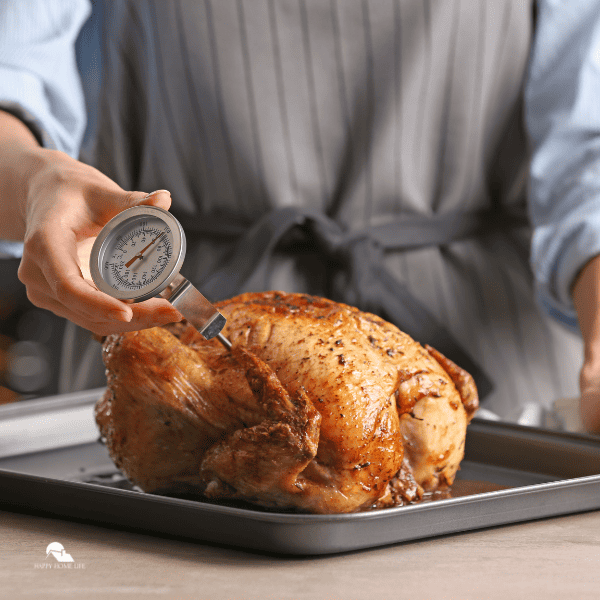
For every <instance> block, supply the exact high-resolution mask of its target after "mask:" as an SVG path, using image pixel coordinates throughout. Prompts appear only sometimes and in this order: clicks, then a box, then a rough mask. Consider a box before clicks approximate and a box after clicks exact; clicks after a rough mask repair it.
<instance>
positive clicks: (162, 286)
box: [90, 206, 231, 348]
mask: <svg viewBox="0 0 600 600" xmlns="http://www.w3.org/2000/svg"><path fill="white" fill-rule="evenodd" d="M185 249H186V243H185V234H184V232H183V228H182V227H181V224H180V223H179V221H178V220H177V219H176V218H175V217H174V216H173V215H172V214H171V213H170V212H167V211H166V210H163V209H162V208H157V207H155V206H135V207H133V208H129V209H127V210H124V211H123V212H122V213H120V214H118V215H117V216H116V217H114V218H113V219H111V220H110V221H109V222H108V223H107V224H106V225H105V226H104V228H103V229H102V231H101V232H100V235H98V237H97V238H96V241H95V242H94V246H93V247H92V253H91V256H90V271H91V274H92V279H93V280H94V283H95V284H96V286H97V287H98V289H99V290H100V291H101V292H104V293H106V294H109V295H110V296H113V297H114V298H118V299H119V300H132V301H133V302H142V301H144V300H148V299H150V298H154V297H155V296H158V295H159V294H160V295H161V296H162V297H164V298H166V299H167V300H169V302H171V304H173V306H175V307H176V308H177V309H178V310H179V311H180V312H181V314H183V315H184V316H185V318H186V319H187V320H188V321H189V322H190V323H191V324H192V325H193V326H194V327H196V329H198V331H199V332H200V333H201V334H202V335H203V336H204V337H205V338H206V339H208V340H209V339H211V338H213V337H217V338H218V340H219V341H220V342H221V343H222V344H223V345H224V346H225V347H226V348H230V347H231V343H230V342H229V341H228V340H227V339H226V338H224V337H223V336H222V335H221V329H222V328H223V326H224V325H225V317H223V315H222V314H221V313H220V312H219V311H218V310H217V309H216V308H215V307H214V306H213V305H212V304H211V303H210V302H209V301H208V300H207V299H206V298H205V297H204V296H203V295H202V294H201V293H200V292H199V291H198V290H197V289H196V288H195V287H194V286H193V285H192V284H191V283H190V282H189V281H188V280H187V279H185V278H184V277H183V276H181V275H180V274H179V270H180V269H181V265H182V264H183V259H184V258H185Z"/></svg>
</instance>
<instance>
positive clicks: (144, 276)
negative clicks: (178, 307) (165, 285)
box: [102, 219, 173, 291]
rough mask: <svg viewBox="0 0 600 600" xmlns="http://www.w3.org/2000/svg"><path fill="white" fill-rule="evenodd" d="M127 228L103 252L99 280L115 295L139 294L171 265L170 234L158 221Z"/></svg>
mask: <svg viewBox="0 0 600 600" xmlns="http://www.w3.org/2000/svg"><path fill="white" fill-rule="evenodd" d="M149 221H150V222H149ZM152 221H154V222H152ZM127 225H128V227H127V228H126V230H125V231H123V228H122V229H121V231H120V232H118V233H117V235H115V236H114V237H113V239H112V243H110V244H109V245H108V247H107V248H106V251H105V254H104V261H103V263H102V266H103V269H102V270H103V278H104V280H105V281H106V283H108V284H109V285H110V286H111V287H113V288H114V289H116V290H119V291H124V290H141V289H142V288H144V287H146V286H147V285H150V284H152V283H153V282H154V281H156V280H157V279H158V278H159V277H160V276H161V274H162V273H163V271H164V270H165V269H166V268H167V267H168V265H169V264H170V263H171V260H172V257H173V244H172V240H171V230H170V229H169V227H168V226H166V224H165V223H164V222H162V221H160V220H158V219H150V220H148V219H144V220H142V221H139V222H137V223H134V224H133V223H127ZM119 233H120V234H121V235H119Z"/></svg>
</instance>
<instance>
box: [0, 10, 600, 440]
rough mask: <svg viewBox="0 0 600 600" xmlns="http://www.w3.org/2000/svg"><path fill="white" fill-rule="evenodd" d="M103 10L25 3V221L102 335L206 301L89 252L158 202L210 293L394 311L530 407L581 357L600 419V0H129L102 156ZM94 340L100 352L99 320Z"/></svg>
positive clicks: (17, 170)
mask: <svg viewBox="0 0 600 600" xmlns="http://www.w3.org/2000/svg"><path fill="white" fill-rule="evenodd" d="M99 5H101V3H99V2H95V3H94V6H95V7H96V8H97V7H98V6H99ZM89 11H90V6H89V5H88V3H87V2H86V1H84V0H68V1H67V0H63V1H61V2H48V1H44V2H42V1H41V0H38V1H36V0H27V1H20V2H6V3H4V4H3V6H2V8H0V28H1V31H2V35H1V36H0V111H1V112H0V145H1V149H0V194H1V198H2V203H1V204H2V206H1V209H0V210H1V211H2V218H1V219H0V227H1V233H0V238H4V239H12V240H18V239H22V240H24V246H23V256H22V260H21V266H20V269H19V277H20V278H21V281H22V282H23V283H24V285H26V287H27V293H28V296H29V298H30V299H31V301H32V302H33V303H34V304H36V305H37V306H39V307H42V308H45V309H48V310H51V311H53V312H55V313H56V314H58V315H60V316H62V317H65V318H66V319H68V320H69V321H70V322H72V323H74V324H76V325H77V326H78V327H80V328H81V329H85V330H89V331H92V332H94V333H96V334H99V335H107V334H110V333H116V332H124V331H131V330H136V329H141V328H146V327H152V326H159V325H162V324H165V323H168V322H171V321H176V320H179V319H181V315H180V314H179V313H178V312H177V311H176V310H175V309H174V308H173V307H172V306H171V305H170V304H169V303H168V302H167V301H165V300H162V299H160V298H155V299H152V300H148V301H146V302H142V303H139V304H124V303H122V302H119V301H117V300H115V299H113V298H111V297H108V296H106V295H104V294H102V293H100V292H99V291H98V290H97V289H96V288H95V286H94V285H93V283H92V282H91V280H90V277H89V273H88V271H87V259H86V252H87V253H89V248H90V245H91V243H92V242H93V240H94V238H95V236H96V235H97V233H98V232H99V230H100V229H101V227H102V226H103V225H104V224H105V223H106V222H107V221H108V220H109V219H110V218H111V217H112V216H114V215H115V214H117V213H119V212H120V211H122V210H124V209H125V208H127V207H130V206H134V205H137V204H144V203H146V204H152V205H155V206H160V207H162V208H165V209H171V210H172V211H173V213H174V214H175V215H176V216H177V217H178V218H179V219H180V221H181V222H182V224H183V227H184V229H185V230H186V234H187V235H188V242H189V247H190V248H189V250H188V254H187V256H186V260H185V264H184V274H185V275H186V276H187V277H188V278H189V279H190V280H192V281H193V282H194V284H195V285H196V286H197V287H198V288H199V289H200V290H202V291H203V292H204V293H205V294H206V295H207V296H208V297H209V298H211V299H213V300H216V299H219V298H220V297H224V296H227V295H232V294H235V293H238V292H242V291H247V290H258V289H281V290H285V291H298V292H307V293H312V294H317V295H323V296H328V297H331V298H333V299H336V300H340V301H344V302H347V303H350V304H355V305H357V306H359V307H360V308H363V309H367V310H372V311H373V312H378V313H379V314H381V315H382V316H384V317H386V318H389V319H390V320H393V321H394V322H395V323H396V324H397V325H398V326H399V327H400V328H401V329H404V330H405V331H407V332H408V333H410V334H411V335H413V337H415V338H416V339H417V340H418V341H420V342H422V343H425V342H428V343H432V345H434V346H438V349H439V350H441V351H442V352H446V353H448V354H449V355H450V357H451V358H453V359H454V360H456V361H457V362H459V364H461V366H463V367H465V368H467V369H473V370H474V371H476V376H477V377H476V379H477V381H478V385H479V386H480V389H481V390H482V393H483V396H484V400H483V406H484V407H485V408H487V409H489V410H490V411H493V412H494V413H496V414H497V415H499V416H500V417H501V418H504V419H508V420H517V419H518V417H519V415H520V414H522V412H523V410H524V408H526V407H527V406H529V405H531V404H532V403H533V404H534V405H536V406H540V407H542V408H545V409H550V408H551V406H552V403H553V401H554V400H556V399H557V398H560V397H564V396H571V395H576V394H577V388H578V375H579V372H580V373H581V382H580V383H581V402H582V404H581V407H582V414H583V416H584V419H585V426H586V427H587V428H588V429H589V430H598V431H600V402H599V401H598V400H599V399H600V314H599V309H598V307H599V306H600V303H599V302H598V300H599V294H600V264H599V262H598V261H599V259H598V258H597V256H598V254H600V210H598V208H597V206H598V203H597V201H596V197H597V190H598V186H599V183H600V172H599V171H598V170H597V166H596V164H597V159H596V146H597V141H596V136H595V133H596V131H597V129H598V126H600V113H598V110H597V108H596V106H595V98H596V97H597V94H596V91H597V90H598V86H599V83H598V65H597V56H598V45H599V44H600V2H598V1H591V0H577V1H575V0H569V1H568V2H567V1H564V2H555V1H553V2H551V1H549V0H538V1H537V2H533V1H531V2H522V1H521V0H489V1H487V2H479V3H476V4H472V3H466V2H461V1H460V0H451V1H449V2H443V3H436V2H431V1H423V0H370V1H368V2H367V1H366V0H345V1H344V2H341V1H337V0H330V1H328V2H326V1H324V0H263V1H261V2H253V3H251V4H250V3H249V2H246V1H245V0H220V1H219V2H216V1H213V0H205V1H204V2H187V3H186V2H179V3H171V2H159V1H156V0H148V2H145V3H143V4H140V3H137V2H131V1H127V0H119V1H115V2H111V3H106V4H105V5H104V6H103V22H102V40H103V45H102V70H103V79H102V84H101V86H100V93H99V99H98V106H97V111H96V113H95V120H94V122H95V135H94V137H93V140H92V143H91V144H90V145H89V146H86V147H85V148H84V150H83V151H82V154H81V156H80V155H79V153H80V144H81V138H82V134H83V131H84V125H85V105H84V99H83V97H82V93H81V87H80V82H79V80H78V74H77V70H76V65H75V56H74V51H73V47H74V43H75V40H76V38H77V36H78V34H79V32H80V29H81V26H82V24H83V23H84V22H85V20H86V19H87V18H88V17H89ZM78 158H81V160H78ZM137 190H143V191H137ZM152 190H158V191H156V192H155V193H149V192H152ZM166 190H168V192H167V191H166ZM171 203H172V204H171ZM528 223H530V225H529V224H528ZM530 244H531V246H530ZM530 259H531V260H530ZM579 329H580V330H579ZM70 347H71V356H70V358H69V360H68V361H66V362H68V363H73V362H74V361H76V360H77V359H79V358H81V356H83V355H86V352H87V353H88V354H89V352H91V353H92V354H93V355H94V356H95V357H96V359H98V360H99V356H100V350H99V345H98V344H97V343H96V344H95V345H94V344H90V343H89V334H88V337H85V336H84V337H82V336H81V331H80V330H78V333H77V335H76V334H75V333H73V331H72V333H71V344H70ZM86 348H87V349H86ZM90 349H91V350H90ZM96 359H94V360H96ZM582 360H583V368H582V369H581V371H580V367H581V364H582ZM90 365H91V363H88V362H85V361H84V365H83V367H82V368H79V370H77V369H74V370H68V369H67V365H65V369H67V371H66V372H68V373H69V377H67V378H66V379H67V380H68V381H67V382H66V384H65V389H77V388H78V387H85V386H89V387H91V386H92V385H94V383H96V384H101V382H102V379H96V380H94V377H93V374H94V373H99V374H100V377H102V371H101V369H100V370H98V369H93V368H92V367H91V366H90ZM488 383H491V385H490V386H489V387H488V385H487V384H488Z"/></svg>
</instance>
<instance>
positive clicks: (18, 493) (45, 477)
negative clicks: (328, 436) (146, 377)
mask: <svg viewBox="0 0 600 600" xmlns="http://www.w3.org/2000/svg"><path fill="white" fill-rule="evenodd" d="M101 393H102V390H92V391H88V392H85V393H82V394H74V395H70V396H59V397H55V398H51V399H43V400H39V401H29V402H26V403H23V404H21V405H13V406H7V407H0V508H3V509H5V510H10V509H11V508H12V509H16V510H34V511H36V512H44V513H46V514H50V515H56V516H59V517H63V518H77V519H85V520H88V521H91V522H95V523H99V524H103V525H108V526H111V527H127V528H134V529H138V530H140V531H144V532H147V533H160V534H167V535H174V536H182V537H185V538H188V539H195V540H199V541H207V542H214V543H220V544H227V545H233V546H238V547H243V548H250V549H258V550H264V551H269V552H277V553H285V554H301V555H316V554H329V553H335V552H344V551H349V550H358V549H363V548H369V547H373V546H380V545H385V544H393V543H398V542H404V541H408V540H415V539H421V538H426V537H430V536H436V535H441V534H449V533H456V532H461V531H468V530H473V529H478V528H483V527H490V526H497V525H503V524H508V523H516V522H521V521H527V520H532V519H540V518H544V517H551V516H558V515H565V514H570V513H576V512H582V511H589V510H597V509H599V508H600V475H598V473H600V440H599V438H595V437H590V436H583V435H575V434H565V433H560V432H550V431H545V430H538V429H532V428H525V427H520V426H516V425H509V424H504V423H497V422H488V421H478V420H474V422H473V423H472V424H471V425H470V427H469V432H468V436H467V442H466V448H467V451H466V456H465V460H464V461H463V463H462V466H461V471H460V472H459V477H458V479H459V480H462V481H469V480H473V481H483V482H490V483H493V484H497V485H502V486H507V489H501V490H498V491H491V492H485V493H477V494H474V495H469V496H463V497H458V498H451V499H444V500H436V501H432V502H426V503H422V504H416V505H412V506H405V507H399V508H392V509H384V510H379V511H372V512H365V513H358V514H350V515H301V514H288V513H271V512H263V511H260V510H255V509H247V508H238V507H231V506H220V505H215V504H208V503H205V502H198V501H194V500H185V499H180V498H171V497H164V496H157V495H153V494H146V493H143V492H140V491H136V490H135V489H131V486H130V485H129V484H128V482H126V480H124V479H123V478H122V477H121V478H120V479H119V476H118V474H117V473H115V469H114V466H113V464H112V462H111V461H110V458H109V457H108V455H107V453H106V450H105V449H104V447H103V446H102V445H101V444H99V443H98V442H97V436H98V434H97V430H96V428H95V425H94V422H93V405H94V403H95V401H96V400H97V399H98V398H99V397H100V394H101ZM90 481H95V483H90ZM115 486H116V487H115ZM119 486H120V487H122V488H125V489H120V487H119ZM127 488H130V489H127Z"/></svg>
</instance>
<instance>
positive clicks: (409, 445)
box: [96, 292, 478, 513]
mask: <svg viewBox="0 0 600 600" xmlns="http://www.w3.org/2000/svg"><path fill="white" fill-rule="evenodd" d="M216 306H217V308H218V309H219V310H220V311H221V312H222V313H223V314H224V315H225V317H226V318H227V325H226V326H225V329H224V334H225V335H226V336H227V337H228V338H229V339H230V340H231V341H232V344H233V346H232V349H231V351H227V350H226V349H225V348H224V347H223V346H221V344H219V343H218V342H217V341H214V340H211V341H206V340H204V339H203V338H202V337H201V336H200V335H199V334H198V333H197V332H196V330H195V329H193V328H192V327H191V326H187V325H185V324H175V325H172V326H169V327H165V328H154V329H147V330H143V331H137V332H131V333H125V334H120V335H112V336H109V337H108V338H107V339H106V340H105V341H104V360H105V364H106V369H107V377H108V387H107V391H106V394H105V396H104V398H103V399H102V400H101V401H100V402H99V403H98V405H97V407H96V419H97V422H98V425H99V427H100V430H101V433H102V435H103V437H104V438H105V440H106V445H107V447H108V450H109V452H110V455H111V457H112V459H113V460H114V462H115V464H116V465H117V466H118V467H119V468H120V469H121V471H122V472H123V473H124V474H125V475H126V476H127V477H128V478H129V479H130V480H131V481H132V482H133V483H134V484H136V485H137V486H139V487H140V488H141V489H142V490H144V491H146V492H154V493H170V494H177V493H180V494H186V495H189V494H197V496H198V498H199V499H203V498H205V499H206V498H208V499H211V501H215V500H216V501H218V500H233V499H235V500H244V501H247V502H251V503H254V504H257V505H260V506H263V507H268V508H273V509H286V510H288V509H295V510H299V511H304V512H313V513H347V512H354V511H360V510H366V509H370V508H373V507H386V506H397V505H400V504H405V503H408V502H413V501H418V500H419V499H421V498H422V496H423V494H424V493H425V492H434V491H436V490H438V489H443V488H446V487H447V486H449V485H451V484H452V482H453V481H454V476H455V474H456V471H457V470H458V468H459V464H460V461H461V460H462V458H463V454H464V441H465V434H466V428H467V424H468V422H469V420H470V419H471V417H472V416H473V413H474V412H475V410H476V409H477V403H478V401H477V391H476V389H475V385H474V383H473V380H472V379H471V377H470V376H469V375H468V374H467V373H466V372H465V371H463V370H462V369H460V368H459V367H457V366H456V365H454V364H453V363H452V362H451V361H449V360H447V359H446V358H444V357H443V356H442V355H441V354H440V353H439V352H436V351H435V350H434V349H433V348H429V347H426V348H424V347H422V346H421V345H420V344H418V343H417V342H415V341H414V340H412V339H411V338H410V337H409V336H408V335H406V334H405V333H403V332H401V331H400V330H399V329H398V328H397V327H395V326H394V325H391V324H390V323H388V322H386V321H384V320H383V319H381V318H379V317H376V316H374V315H372V314H369V313H365V312H361V311H359V310H358V309H356V308H352V307H350V306H347V305H344V304H338V303H335V302H332V301H330V300H325V299H323V298H317V297H314V296H308V295H303V294H283V293H280V292H265V293H252V294H243V295H241V296H237V297H235V298H232V299H230V300H226V301H223V302H220V303H217V304H216Z"/></svg>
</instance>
